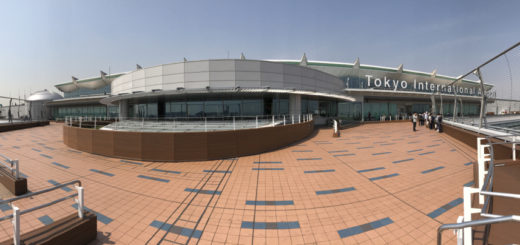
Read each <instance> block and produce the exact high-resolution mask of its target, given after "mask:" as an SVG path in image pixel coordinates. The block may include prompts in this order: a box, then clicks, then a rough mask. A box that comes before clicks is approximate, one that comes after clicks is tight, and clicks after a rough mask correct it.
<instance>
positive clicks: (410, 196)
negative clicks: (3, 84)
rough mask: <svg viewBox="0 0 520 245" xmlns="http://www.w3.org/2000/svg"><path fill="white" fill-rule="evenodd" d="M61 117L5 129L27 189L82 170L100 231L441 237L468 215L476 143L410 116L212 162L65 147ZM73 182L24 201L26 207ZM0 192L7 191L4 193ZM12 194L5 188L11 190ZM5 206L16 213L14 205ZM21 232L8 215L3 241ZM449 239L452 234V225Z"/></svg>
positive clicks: (140, 237) (113, 235)
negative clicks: (440, 230)
mask: <svg viewBox="0 0 520 245" xmlns="http://www.w3.org/2000/svg"><path fill="white" fill-rule="evenodd" d="M61 127H62V126H61V125H60V124H51V125H50V126H46V127H38V128H32V129H25V130H19V131H11V132H7V133H0V152H1V153H4V154H5V155H8V156H10V157H12V158H16V159H19V160H20V164H21V168H20V169H21V171H22V172H23V173H24V174H25V175H27V176H28V184H29V189H30V191H37V190H40V189H44V188H47V187H50V186H52V185H53V184H55V183H58V182H59V183H63V182H66V181H70V180H74V179H79V180H81V181H82V183H83V186H84V187H85V204H86V206H87V208H88V209H90V210H92V211H94V212H96V213H98V240H97V241H96V242H95V243H114V242H115V243H117V244H145V243H148V244H156V243H161V244H178V243H181V244H185V243H190V244H197V243H198V244H209V243H213V244H224V243H225V244H251V243H254V244H276V243H280V244H290V243H292V244H304V243H305V244H315V243H322V244H341V243H343V244H358V243H359V244H387V243H390V244H434V243H435V241H436V229H437V227H438V226H439V225H440V224H442V223H452V222H455V221H456V219H457V216H459V215H461V214H462V205H461V204H460V199H459V198H461V197H462V187H463V186H464V184H467V183H468V182H470V181H471V180H472V166H471V164H467V163H469V162H473V161H475V159H474V158H475V156H476V153H475V152H474V151H473V150H471V149H469V148H468V147H465V146H464V145H462V144H461V143H458V142H457V141H455V140H453V139H452V138H450V137H449V136H447V135H444V134H438V133H436V132H433V131H430V130H428V129H425V128H424V127H419V131H417V132H412V131H411V125H409V123H390V124H368V125H363V126H359V127H355V128H351V129H347V130H343V131H342V136H341V137H340V138H333V137H332V132H331V130H330V129H322V130H318V132H317V134H315V135H314V136H312V137H310V138H308V139H306V140H304V141H302V142H299V143H298V144H296V145H293V146H290V147H286V148H283V149H280V150H277V151H274V152H269V153H264V154H260V155H254V156H247V157H240V158H237V159H227V160H220V161H207V162H183V163H163V162H140V161H126V160H121V159H114V158H107V157H102V156H97V155H91V154H87V153H81V152H78V151H75V150H71V149H69V148H68V147H66V146H65V145H64V144H63V142H62V140H61V134H62V128H61ZM74 191H75V190H74V188H72V187H70V188H68V189H63V190H61V189H59V190H56V191H54V192H51V193H48V194H45V195H42V196H39V197H36V198H33V199H24V200H22V201H17V202H15V205H17V206H18V207H20V208H21V210H24V209H27V208H30V207H33V206H36V205H38V204H41V203H44V202H48V201H51V200H55V199H57V198H60V197H64V196H66V195H70V194H72V193H74ZM0 195H1V193H0ZM2 198H3V199H5V198H8V196H2ZM74 207H75V205H74V202H73V201H72V200H67V201H64V202H62V203H59V204H57V205H54V206H52V207H49V208H44V209H41V210H38V211H35V212H31V213H28V214H24V215H23V216H22V219H21V220H22V233H23V232H27V231H30V230H32V229H35V228H38V227H41V226H43V225H44V224H48V223H50V222H53V221H54V220H58V219H60V218H61V217H64V216H66V215H69V214H71V213H73V212H75V210H74ZM0 210H3V211H2V212H3V215H8V214H11V210H10V208H9V207H8V206H7V207H6V206H3V207H0ZM11 236H12V226H11V224H10V222H9V221H3V222H0V240H5V239H8V238H9V237H11ZM443 237H444V241H446V243H449V244H453V243H455V240H454V236H453V234H452V232H445V233H444V234H443Z"/></svg>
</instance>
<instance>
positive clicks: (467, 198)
mask: <svg viewBox="0 0 520 245" xmlns="http://www.w3.org/2000/svg"><path fill="white" fill-rule="evenodd" d="M463 196H464V203H463V205H464V207H463V208H464V222H468V221H471V187H464V189H463ZM471 236H472V234H471V227H467V228H464V244H472V243H473V239H472V237H471Z"/></svg>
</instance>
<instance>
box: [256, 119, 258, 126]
mask: <svg viewBox="0 0 520 245" xmlns="http://www.w3.org/2000/svg"><path fill="white" fill-rule="evenodd" d="M256 128H258V116H256Z"/></svg>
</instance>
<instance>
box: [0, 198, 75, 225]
mask: <svg viewBox="0 0 520 245" xmlns="http://www.w3.org/2000/svg"><path fill="white" fill-rule="evenodd" d="M77 196H78V193H74V194H72V195H69V196H66V197H62V198H60V199H57V200H54V201H52V202H48V203H46V204H42V205H39V206H36V207H32V208H29V209H25V210H23V211H20V215H22V214H26V213H30V212H32V211H36V210H38V209H42V208H45V207H48V206H50V205H53V204H56V203H60V202H63V201H65V200H68V199H70V198H73V197H77ZM13 216H14V214H9V215H6V216H4V217H0V221H4V220H6V219H10V218H12V217H13Z"/></svg>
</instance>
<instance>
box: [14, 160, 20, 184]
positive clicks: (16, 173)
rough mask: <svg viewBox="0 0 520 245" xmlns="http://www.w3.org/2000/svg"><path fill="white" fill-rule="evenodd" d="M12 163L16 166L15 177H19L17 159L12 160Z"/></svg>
mask: <svg viewBox="0 0 520 245" xmlns="http://www.w3.org/2000/svg"><path fill="white" fill-rule="evenodd" d="M13 163H14V165H15V166H16V170H15V171H16V172H15V176H16V179H19V178H20V167H19V164H18V160H13Z"/></svg>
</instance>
